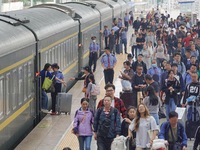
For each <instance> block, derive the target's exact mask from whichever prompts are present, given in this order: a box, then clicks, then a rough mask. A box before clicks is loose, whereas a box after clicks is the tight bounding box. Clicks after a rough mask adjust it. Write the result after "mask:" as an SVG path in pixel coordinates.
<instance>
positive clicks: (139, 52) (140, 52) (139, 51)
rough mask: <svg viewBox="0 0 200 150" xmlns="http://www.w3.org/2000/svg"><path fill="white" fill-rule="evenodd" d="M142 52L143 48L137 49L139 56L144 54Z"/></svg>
mask: <svg viewBox="0 0 200 150" xmlns="http://www.w3.org/2000/svg"><path fill="white" fill-rule="evenodd" d="M142 51H143V48H137V56H138V55H139V54H142ZM137 56H135V57H137Z"/></svg>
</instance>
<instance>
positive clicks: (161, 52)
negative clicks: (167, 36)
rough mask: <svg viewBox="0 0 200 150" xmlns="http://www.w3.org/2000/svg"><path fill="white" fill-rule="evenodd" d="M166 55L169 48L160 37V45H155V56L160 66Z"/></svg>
mask: <svg viewBox="0 0 200 150" xmlns="http://www.w3.org/2000/svg"><path fill="white" fill-rule="evenodd" d="M166 56H167V48H166V46H165V45H164V44H162V41H161V40H160V39H159V40H158V45H157V46H156V47H155V51H154V57H155V58H156V61H157V66H158V67H161V63H162V61H163V60H164V59H165V57H166Z"/></svg>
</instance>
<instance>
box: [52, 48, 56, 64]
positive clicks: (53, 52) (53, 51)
mask: <svg viewBox="0 0 200 150" xmlns="http://www.w3.org/2000/svg"><path fill="white" fill-rule="evenodd" d="M54 54H55V48H54V47H53V48H52V62H55V55H54Z"/></svg>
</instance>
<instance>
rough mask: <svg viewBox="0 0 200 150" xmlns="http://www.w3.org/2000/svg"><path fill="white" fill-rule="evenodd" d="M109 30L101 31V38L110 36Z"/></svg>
mask: <svg viewBox="0 0 200 150" xmlns="http://www.w3.org/2000/svg"><path fill="white" fill-rule="evenodd" d="M110 33H111V32H110V30H108V29H105V30H104V31H103V36H104V37H108V36H109V35H110Z"/></svg>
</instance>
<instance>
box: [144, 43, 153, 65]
mask: <svg viewBox="0 0 200 150" xmlns="http://www.w3.org/2000/svg"><path fill="white" fill-rule="evenodd" d="M142 55H143V56H144V59H143V62H144V63H145V64H146V65H147V69H149V68H150V67H151V57H152V56H151V52H150V51H149V49H148V48H147V45H146V44H144V46H143V51H142Z"/></svg>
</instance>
